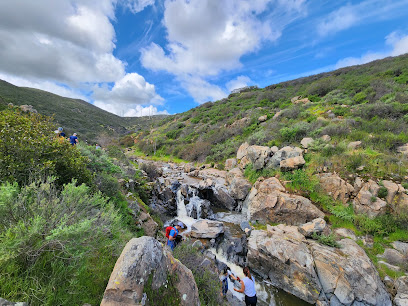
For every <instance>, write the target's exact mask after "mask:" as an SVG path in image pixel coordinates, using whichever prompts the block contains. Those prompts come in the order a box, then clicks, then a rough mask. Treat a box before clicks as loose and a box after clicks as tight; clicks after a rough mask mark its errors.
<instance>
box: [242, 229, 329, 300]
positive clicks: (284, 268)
mask: <svg viewBox="0 0 408 306" xmlns="http://www.w3.org/2000/svg"><path fill="white" fill-rule="evenodd" d="M247 262H248V265H249V266H250V268H251V269H253V270H254V271H255V272H256V273H258V274H259V275H261V276H262V277H263V278H264V279H267V280H269V281H270V282H271V283H272V284H273V285H274V286H276V287H278V288H281V289H283V290H285V291H286V292H289V293H291V294H293V295H295V296H297V297H299V298H301V299H302V300H305V301H307V302H309V303H315V302H316V301H317V300H318V299H319V295H320V291H321V284H320V282H319V279H318V277H317V274H316V271H315V269H314V263H313V257H312V254H311V252H310V250H309V248H308V246H307V244H306V239H305V237H304V236H303V235H302V234H300V233H299V231H298V228H297V227H295V226H284V225H278V226H273V227H270V226H268V230H267V231H261V230H255V231H252V233H251V236H250V237H249V238H248V255H247Z"/></svg>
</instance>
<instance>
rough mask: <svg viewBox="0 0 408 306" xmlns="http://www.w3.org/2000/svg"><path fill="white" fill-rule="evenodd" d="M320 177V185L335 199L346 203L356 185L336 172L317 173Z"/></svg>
mask: <svg viewBox="0 0 408 306" xmlns="http://www.w3.org/2000/svg"><path fill="white" fill-rule="evenodd" d="M316 176H317V178H318V179H319V182H320V186H321V187H322V188H323V190H324V191H325V192H326V193H327V194H329V195H330V196H331V197H332V198H333V199H335V200H339V201H341V202H342V203H343V204H346V203H347V202H348V201H349V200H350V196H351V195H352V193H353V191H354V187H353V186H352V185H351V184H349V183H347V182H346V181H345V180H343V179H342V178H341V177H340V176H339V175H338V174H336V173H321V174H317V175H316Z"/></svg>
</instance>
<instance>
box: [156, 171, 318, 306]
mask: <svg viewBox="0 0 408 306" xmlns="http://www.w3.org/2000/svg"><path fill="white" fill-rule="evenodd" d="M162 166H163V168H162V169H163V174H164V175H163V177H165V178H166V179H169V178H170V180H173V181H174V180H177V181H178V183H177V184H176V186H177V187H176V188H174V184H173V191H174V194H175V197H176V203H177V216H173V219H170V220H169V221H168V222H166V224H170V222H172V221H174V220H175V219H177V220H179V221H182V222H183V223H184V224H185V225H186V229H184V230H183V231H182V232H181V235H182V236H188V233H189V232H190V231H191V226H192V225H193V224H194V223H195V222H197V221H198V220H202V219H206V218H201V217H202V216H203V215H204V216H205V217H207V218H208V219H210V220H215V221H220V222H223V224H224V228H225V231H229V232H230V233H233V234H234V236H238V235H239V236H240V237H242V236H245V235H246V234H245V233H244V232H243V231H242V230H241V228H240V223H241V222H242V221H246V217H245V215H244V214H242V213H241V212H231V211H228V210H226V209H221V208H217V207H215V206H214V205H213V203H211V202H209V201H208V200H206V199H202V198H200V194H199V192H198V190H199V187H198V186H199V184H200V182H201V183H202V181H203V180H202V179H199V178H194V177H190V176H188V175H187V174H185V173H184V172H183V171H178V172H176V173H175V172H174V171H175V170H176V169H177V168H176V169H175V168H174V167H175V166H173V165H168V164H163V165H162ZM178 170H180V168H178ZM183 188H184V190H186V189H187V190H188V194H189V195H190V196H188V199H187V197H186V195H185V192H184V195H183V192H182V189H183ZM186 203H187V205H186ZM208 204H210V212H211V213H210V215H207V216H206V215H205V213H203V210H207V212H208ZM205 207H206V208H205ZM195 217H196V218H195ZM217 239H218V238H217ZM221 239H222V238H221ZM209 250H210V252H211V253H213V254H214V255H215V256H216V259H217V260H218V261H220V262H222V263H224V264H226V265H227V266H228V267H229V268H230V269H231V272H232V273H233V274H234V275H236V276H239V277H240V278H241V279H242V278H243V277H244V274H243V272H242V267H240V266H239V265H237V264H235V263H233V262H231V261H230V260H228V259H227V256H225V254H224V252H223V250H222V249H221V248H220V247H219V244H218V246H217V245H216V246H214V247H211V248H210V249H209ZM253 275H254V277H255V284H256V292H257V297H258V305H262V306H263V305H270V306H306V305H310V304H309V303H307V302H305V301H303V300H301V299H299V298H297V297H295V296H293V295H291V294H289V293H287V292H285V291H283V290H281V289H278V288H276V287H274V286H273V285H272V284H270V283H268V281H267V280H264V279H262V278H261V277H260V276H258V275H256V274H255V273H253ZM233 288H234V284H233V283H232V282H231V281H230V280H228V290H229V291H230V293H231V294H232V295H233V296H234V297H235V298H233V300H234V301H238V300H239V301H241V302H238V303H233V304H231V305H234V306H235V305H237V306H238V305H245V303H244V302H243V301H244V295H243V294H242V293H238V292H235V291H234V290H233ZM229 301H230V299H229Z"/></svg>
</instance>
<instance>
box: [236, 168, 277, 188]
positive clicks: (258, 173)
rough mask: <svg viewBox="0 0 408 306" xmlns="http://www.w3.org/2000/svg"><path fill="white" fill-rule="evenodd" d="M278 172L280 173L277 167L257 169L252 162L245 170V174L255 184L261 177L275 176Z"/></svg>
mask: <svg viewBox="0 0 408 306" xmlns="http://www.w3.org/2000/svg"><path fill="white" fill-rule="evenodd" d="M276 173H278V171H277V170H275V169H265V168H262V169H260V170H255V169H254V167H253V165H252V164H249V165H247V166H246V168H245V170H244V176H245V177H246V178H247V179H248V181H250V182H251V183H252V184H254V183H255V182H256V181H257V180H258V179H259V178H260V177H265V178H268V177H273V176H275V175H276Z"/></svg>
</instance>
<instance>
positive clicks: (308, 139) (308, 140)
mask: <svg viewBox="0 0 408 306" xmlns="http://www.w3.org/2000/svg"><path fill="white" fill-rule="evenodd" d="M313 141H314V139H313V138H311V137H305V138H303V139H302V140H301V141H300V144H301V145H302V147H304V148H305V149H307V148H308V147H309V146H310V145H311V144H312V143H313Z"/></svg>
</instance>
